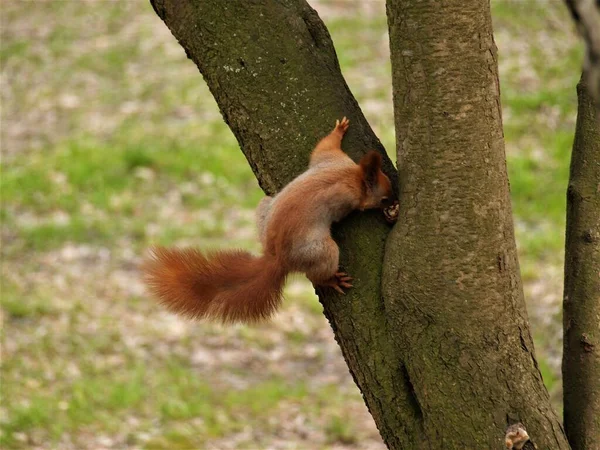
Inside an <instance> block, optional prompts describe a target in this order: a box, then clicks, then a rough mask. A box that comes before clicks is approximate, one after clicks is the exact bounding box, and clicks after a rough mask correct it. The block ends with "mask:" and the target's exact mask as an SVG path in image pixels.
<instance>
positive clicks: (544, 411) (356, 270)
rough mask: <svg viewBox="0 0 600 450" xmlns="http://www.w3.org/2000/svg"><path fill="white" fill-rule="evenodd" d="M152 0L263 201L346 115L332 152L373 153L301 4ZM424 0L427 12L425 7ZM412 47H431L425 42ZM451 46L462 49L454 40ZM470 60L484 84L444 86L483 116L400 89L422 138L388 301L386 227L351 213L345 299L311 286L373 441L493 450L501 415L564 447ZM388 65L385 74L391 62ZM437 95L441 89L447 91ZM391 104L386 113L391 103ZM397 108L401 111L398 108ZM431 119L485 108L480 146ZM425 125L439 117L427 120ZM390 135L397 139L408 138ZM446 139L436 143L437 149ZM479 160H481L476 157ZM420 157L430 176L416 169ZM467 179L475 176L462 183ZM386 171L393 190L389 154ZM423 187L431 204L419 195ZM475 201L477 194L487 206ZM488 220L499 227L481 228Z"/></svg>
mask: <svg viewBox="0 0 600 450" xmlns="http://www.w3.org/2000/svg"><path fill="white" fill-rule="evenodd" d="M457 1H458V0H455V3H456V2H457ZM151 2H152V4H153V6H154V8H155V10H156V12H157V13H158V15H159V16H160V17H161V18H162V19H163V20H164V22H165V23H166V24H167V26H168V27H169V28H170V29H171V31H172V33H173V34H174V36H175V37H176V38H177V39H178V40H179V42H180V44H181V45H182V46H183V48H184V49H185V51H186V53H187V55H188V57H189V58H190V59H192V60H193V61H194V62H195V63H196V64H197V66H198V67H199V69H200V72H201V73H202V75H203V76H204V79H205V80H206V82H207V83H208V86H209V88H210V89H211V92H212V94H213V95H214V97H215V99H216V100H217V103H218V105H219V108H220V109H221V112H222V114H223V117H224V119H225V121H226V122H227V124H228V125H229V126H230V127H231V129H232V131H233V133H234V134H235V136H236V137H237V139H238V142H239V144H240V147H241V149H242V151H243V152H244V155H245V156H246V158H247V159H248V162H249V163H250V166H251V167H252V169H253V171H254V173H255V174H256V176H257V178H258V180H259V183H260V185H261V187H262V188H263V189H264V190H265V192H266V193H268V194H272V193H274V192H277V191H278V190H280V189H281V188H282V187H283V186H284V185H285V184H286V183H288V182H289V181H290V180H291V179H293V178H294V177H295V176H297V175H298V174H299V173H301V172H302V171H304V170H305V169H306V167H307V164H308V155H309V153H310V151H311V150H312V147H313V146H314V144H316V142H317V141H318V140H319V139H320V138H321V137H323V136H324V135H325V134H326V133H327V132H329V131H330V129H331V127H332V125H333V123H334V121H335V119H336V118H340V117H342V116H348V117H349V118H350V120H351V127H350V130H349V132H348V134H347V136H346V138H345V139H344V143H343V147H344V150H345V151H346V152H347V153H348V154H349V155H350V156H351V157H353V158H354V159H358V158H359V157H360V156H361V155H362V154H364V153H366V151H368V150H369V149H373V148H374V149H377V150H380V151H382V152H383V149H382V147H381V144H380V142H379V140H378V139H377V137H376V136H375V135H374V134H373V132H372V130H371V128H370V127H369V125H368V124H367V122H366V120H365V118H364V116H363V114H362V113H361V111H360V109H359V107H358V105H357V102H356V100H355V99H354V97H353V96H352V94H351V92H350V90H349V89H348V86H347V85H346V83H345V81H344V79H343V77H342V75H341V72H340V68H339V64H338V62H337V58H336V54H335V50H334V48H333V44H332V42H331V38H330V36H329V34H328V32H327V29H326V28H325V26H324V25H323V23H322V22H321V20H320V19H319V17H318V15H317V14H316V12H315V11H314V10H313V9H312V8H310V6H309V5H308V4H307V3H306V2H305V1H304V0H277V1H273V0H253V1H235V2H223V1H222V0H151ZM426 3H427V5H428V6H427V7H428V8H432V7H434V6H435V5H433V3H435V2H431V3H432V4H431V5H429V3H430V2H426ZM436 8H437V7H436ZM459 9H460V8H459ZM488 13H489V11H488ZM424 15H425V16H426V9H425V10H424ZM396 17H397V16H396ZM485 17H486V20H487V19H488V17H487V16H485ZM412 20H413V22H414V21H415V20H416V21H419V20H421V18H419V17H414V18H413V19H412ZM444 23H445V26H446V27H451V26H453V25H452V24H451V23H450V22H448V21H446V22H444ZM390 24H391V25H392V26H396V25H397V22H395V21H394V20H390ZM474 25H476V26H475V28H474V29H473V30H469V33H468V34H469V36H472V33H473V32H474V33H477V32H478V30H483V31H486V30H487V29H486V28H485V26H488V25H489V24H487V23H486V24H484V25H485V26H483V25H481V24H479V23H477V21H476V20H475V22H474ZM424 26H425V25H424ZM437 27H438V29H439V28H440V26H439V25H437ZM463 31H464V30H463ZM488 31H489V33H491V30H488ZM396 37H398V36H396ZM421 37H422V38H426V39H432V42H435V36H433V37H432V36H426V35H421ZM411 39H412V38H411ZM417 39H418V38H417V36H415V37H414V41H413V42H416V40H417ZM458 39H459V40H458V42H464V40H465V39H466V37H465V36H462V35H459V36H458ZM488 40H491V35H485V34H484V36H483V38H482V40H480V41H477V42H476V46H479V45H484V44H489V42H488ZM422 44H423V45H424V47H427V46H428V45H430V44H429V43H427V42H422ZM465 46H466V45H465ZM427 48H429V47H427ZM397 50H398V48H396V50H395V55H396V56H395V57H396V58H398V55H397ZM480 53H481V55H483V59H484V60H485V65H483V66H481V64H480V63H481V61H480V60H479V59H477V58H474V59H473V62H475V63H477V64H479V65H477V66H476V69H472V68H470V69H469V70H475V71H477V72H481V71H483V72H486V71H489V72H490V73H491V74H492V78H490V77H489V75H486V74H484V77H483V78H482V79H478V78H476V77H475V76H473V77H472V78H465V79H461V76H462V75H461V73H462V72H461V71H460V70H458V71H457V72H456V73H454V75H453V81H452V83H458V85H459V86H460V87H461V88H462V89H463V90H464V91H467V85H468V84H469V83H470V82H473V83H474V84H473V86H474V91H475V93H476V96H478V98H479V100H481V98H483V99H485V102H481V101H480V103H481V105H483V106H481V107H480V106H479V103H477V101H475V99H468V98H467V100H468V101H464V99H463V98H462V97H458V96H456V95H454V94H452V95H451V96H449V97H448V98H447V99H446V100H445V101H444V102H443V106H441V108H442V109H439V110H438V109H436V108H434V109H435V113H433V112H432V111H431V110H430V109H431V108H433V107H434V103H435V95H440V93H441V92H443V91H444V89H445V88H444V83H443V82H442V81H440V80H436V81H438V83H439V84H438V85H437V89H433V90H432V97H428V92H427V89H426V88H424V87H423V85H418V89H417V86H416V85H415V91H414V93H413V94H411V93H410V92H408V93H407V95H406V97H407V100H409V101H410V102H411V103H407V104H406V108H407V110H406V112H405V115H407V117H406V119H407V120H409V122H407V126H408V124H410V125H411V127H412V128H414V129H415V130H417V129H419V127H420V128H421V129H420V131H419V132H415V134H411V133H409V134H410V136H411V137H410V139H411V142H410V145H412V147H410V146H409V147H406V148H411V149H412V154H407V153H406V152H404V151H402V152H400V156H401V159H400V161H401V164H402V165H403V166H404V165H406V167H403V175H404V176H405V177H406V179H404V180H402V183H401V184H400V186H401V188H402V190H403V193H402V196H403V198H401V204H402V205H403V208H404V209H403V218H402V219H401V221H406V223H399V224H398V225H397V226H396V227H395V232H394V240H393V242H391V243H388V246H387V249H388V250H387V252H388V254H387V256H386V258H387V260H388V264H389V267H386V268H385V287H386V301H385V302H384V299H383V296H382V291H381V286H382V285H381V277H382V270H383V264H382V262H383V259H384V249H385V246H386V238H387V236H388V233H389V230H390V227H389V226H388V225H387V224H386V223H385V222H384V220H383V219H382V217H381V215H380V214H379V213H365V214H353V215H351V216H350V217H349V218H348V219H347V220H345V221H344V222H343V223H342V224H340V225H339V226H336V227H334V230H333V232H334V237H335V239H336V241H337V242H338V243H339V245H340V249H341V256H340V259H341V264H342V266H343V268H344V269H345V270H346V271H348V272H349V273H350V274H351V275H352V276H353V277H354V278H355V282H354V286H355V287H354V288H353V289H351V290H350V291H349V292H348V294H347V295H345V296H338V295H337V294H335V293H332V292H319V297H320V300H321V302H322V303H323V306H324V310H325V314H326V316H327V317H328V319H329V321H330V323H331V326H332V328H333V330H334V333H335V337H336V339H337V341H338V343H339V345H340V347H341V349H342V353H343V355H344V357H345V359H346V361H347V363H348V366H349V368H350V372H351V373H352V375H353V377H354V379H355V381H356V383H357V385H358V386H359V388H360V389H361V391H362V393H363V396H364V398H365V402H366V404H367V406H368V407H369V410H370V412H371V414H372V415H373V417H374V419H375V422H376V424H377V426H378V428H379V431H380V433H381V435H382V437H383V439H384V441H385V443H386V444H387V445H388V447H390V448H394V449H401V448H402V449H417V448H431V449H434V448H444V449H452V448H461V449H463V448H501V447H500V446H501V445H502V442H501V438H502V437H503V436H504V431H505V429H506V425H507V423H509V422H511V421H513V420H514V421H518V420H521V421H522V422H524V423H525V425H526V427H527V429H528V431H529V430H530V426H531V430H532V431H533V433H531V432H530V434H532V435H533V436H534V437H535V438H537V437H538V435H539V440H537V442H540V443H541V444H542V445H541V446H540V447H539V448H566V445H565V441H564V436H563V434H562V429H561V428H560V424H559V423H558V420H557V419H556V417H555V415H554V414H553V412H552V411H551V409H550V407H549V404H548V398H547V394H546V391H545V390H544V388H543V385H542V383H541V376H540V374H539V371H538V369H537V365H536V363H535V359H534V358H533V353H532V352H533V345H532V342H531V338H530V334H529V328H528V325H527V320H526V314H525V309H524V305H523V299H522V293H521V287H520V280H519V276H518V267H517V262H516V256H515V252H514V237H513V233H512V224H511V223H510V205H509V203H508V191H507V187H506V169H505V164H504V160H503V156H504V155H503V147H502V134H501V128H500V122H499V114H500V112H499V98H498V93H497V91H496V90H495V89H497V77H496V73H495V53H494V52H488V49H485V48H484V49H483V50H481V51H480ZM481 55H480V56H481ZM419 57H420V56H419ZM467 62H468V61H467ZM419 64H421V67H422V70H421V72H419V71H418V70H417V72H418V73H419V76H420V77H421V78H420V79H421V80H422V79H423V77H425V76H426V75H427V76H429V75H431V74H429V73H428V71H429V70H430V69H433V70H434V71H435V70H437V69H439V68H443V67H442V66H439V67H438V66H436V65H435V64H434V63H433V62H431V61H429V62H427V61H426V60H425V59H424V60H422V61H421V62H420V63H419ZM425 64H430V66H428V67H426V66H425ZM394 67H395V70H396V71H397V70H398V66H397V63H395V64H394ZM455 69H456V68H453V70H455ZM492 79H493V80H495V81H494V82H493V83H492V82H491V80H492ZM432 81H433V80H432ZM484 82H485V83H488V84H485V83H484ZM494 83H495V84H494ZM448 86H450V88H448V90H449V91H452V90H453V89H454V86H455V84H448V85H446V87H448ZM396 88H397V89H396V90H397V92H396V94H397V95H398V92H399V91H398V87H397V86H396ZM421 96H422V98H423V99H424V100H425V102H424V104H423V105H421V104H420V97H421ZM467 97H468V96H467ZM455 102H456V103H455ZM396 103H397V105H396V109H397V111H399V109H398V98H397V99H396ZM488 103H490V104H493V105H494V108H491V109H490V108H488V106H489V105H488ZM471 105H472V107H474V108H475V110H474V111H473V112H471V111H470V109H469V108H471ZM463 106H464V107H465V109H464V111H463V109H461V108H462V107H463ZM411 108H412V109H414V111H412V112H409V110H410V109H411ZM456 110H458V111H456ZM444 111H446V112H447V113H448V114H458V115H460V114H465V117H467V119H465V124H466V123H471V124H473V122H472V121H473V116H474V115H475V114H483V115H484V116H485V117H487V119H486V120H487V121H486V122H485V124H486V125H489V129H485V127H484V126H483V125H481V126H480V129H479V131H480V132H481V133H482V136H481V137H480V138H477V133H476V132H474V131H469V130H467V132H466V137H465V138H464V139H463V138H462V137H461V136H460V135H456V134H455V133H456V131H457V130H458V131H460V130H462V129H461V128H453V127H452V126H451V124H453V123H454V121H455V120H458V119H457V118H455V117H454V116H452V117H448V116H446V115H445V113H444ZM421 114H422V116H421ZM438 115H441V116H442V117H443V119H442V120H441V121H438V122H429V121H430V120H433V119H438ZM408 116H412V117H408ZM401 117H402V116H397V120H399V119H400V118H401ZM480 119H481V120H484V119H483V118H480ZM469 121H471V122H469ZM427 124H429V125H427ZM423 125H426V126H429V130H427V129H424V128H423ZM463 125H464V124H463ZM476 125H477V124H476ZM412 128H410V129H412ZM465 128H468V127H466V125H465ZM410 129H409V130H410ZM398 130H400V132H401V133H404V136H405V138H404V139H406V137H407V133H406V131H407V128H403V127H398ZM444 135H445V136H447V138H448V142H446V143H445V145H449V147H448V148H445V147H444V146H443V145H442V144H443V140H441V136H444ZM427 136H431V140H430V141H429V140H428V138H427ZM417 137H418V139H417ZM399 142H400V143H401V146H404V145H408V144H407V143H405V142H404V140H400V141H399ZM465 149H469V150H470V149H473V150H472V151H468V152H467V151H466V150H465ZM206 151H210V149H207V150H206ZM480 152H481V155H479V153H480ZM475 153H478V155H477V156H476V155H475ZM500 154H502V155H501V156H502V158H500V157H499V155H500ZM442 155H443V157H441V156H442ZM482 155H485V158H491V159H490V160H489V161H488V160H483V159H481V158H484V156H482ZM438 156H440V157H441V158H440V159H439V160H438ZM420 158H422V159H423V161H422V163H423V165H424V166H423V168H424V170H425V168H427V170H429V172H428V173H427V172H425V171H422V172H420V171H419V170H417V169H418V167H417V166H418V162H416V159H420ZM438 161H439V163H440V167H438V166H437V164H438ZM462 161H465V164H466V165H463V163H462ZM448 164H450V166H447V165H448ZM434 166H435V167H434ZM452 167H454V169H455V170H456V173H454V172H453V170H454V169H452ZM436 168H439V170H440V172H439V174H436V172H435V170H436ZM471 169H473V170H475V169H476V172H474V173H475V174H477V176H483V177H484V179H483V180H479V179H477V180H474V179H473V176H472V174H470V173H469V170H471ZM385 171H386V172H387V173H388V175H390V177H391V179H392V180H393V182H394V184H397V175H396V173H395V171H394V169H393V166H392V164H391V163H390V161H389V159H388V158H387V157H385ZM428 177H430V178H428ZM453 179H454V180H455V181H456V183H452V180H453ZM440 180H441V181H442V183H441V184H440V185H439V188H438V189H437V190H435V189H434V188H433V186H435V185H436V183H437V182H439V181H440ZM466 180H471V181H472V182H473V183H474V185H475V186H477V187H480V188H483V190H482V191H481V193H474V191H475V189H474V188H473V186H471V185H469V183H467V182H466ZM487 183H491V184H492V185H493V187H489V186H487ZM434 190H435V194H436V195H438V196H439V199H437V200H436V199H432V198H431V197H432V195H433V194H434V192H433V191H434ZM462 190H464V191H465V198H464V199H462V198H461V196H462ZM488 194H491V197H490V198H487V197H485V195H488ZM469 202H471V203H470V204H471V206H472V208H473V209H472V211H470V212H469V208H468V207H467V204H468V203H469ZM486 216H490V217H492V218H494V219H497V220H498V221H497V222H496V223H491V220H488V219H486V218H485V217H486ZM471 219H477V220H478V221H481V222H477V226H478V227H479V226H480V225H481V227H482V228H477V229H475V227H473V229H471V228H472V225H471V224H470V223H469V220H471ZM461 226H464V227H465V228H464V236H463V230H462V229H461V228H460V227H461ZM420 227H423V228H420ZM408 234H414V236H411V237H409V236H408ZM488 235H489V236H490V237H489V239H490V242H489V243H487V242H486V240H487V239H488ZM419 240H422V242H420V241H419ZM465 245H466V246H467V247H465V248H466V250H464V249H462V246H465ZM420 252H422V254H420ZM479 252H484V254H483V255H482V254H480V253H479ZM404 253H406V258H405V259H403V258H404V256H402V255H403V254H404ZM488 257H491V258H492V259H491V260H489V258H488ZM455 258H456V261H455V262H454V263H453V260H454V259H455ZM440 269H443V270H441V271H440V272H439V273H437V275H436V271H437V270H440ZM457 270H458V272H459V274H458V275H457V276H456V277H454V275H455V274H456V271H457ZM396 276H398V277H399V278H395V277H396ZM488 276H489V277H490V279H489V280H487V277H488ZM452 277H454V278H452ZM402 283H406V286H403V285H402ZM479 289H481V291H480V292H479V291H478V290H479ZM474 292H479V293H480V294H481V296H479V295H475V294H474ZM398 293H400V294H401V295H397V294H398ZM463 294H464V295H463ZM465 301H466V303H465ZM496 319H500V320H496ZM275 320H277V319H275ZM509 353H511V354H510V355H509ZM488 370H491V372H488ZM421 371H423V373H421ZM478 397H480V399H479V400H478ZM438 407H439V408H438ZM481 443H483V445H479V444H481Z"/></svg>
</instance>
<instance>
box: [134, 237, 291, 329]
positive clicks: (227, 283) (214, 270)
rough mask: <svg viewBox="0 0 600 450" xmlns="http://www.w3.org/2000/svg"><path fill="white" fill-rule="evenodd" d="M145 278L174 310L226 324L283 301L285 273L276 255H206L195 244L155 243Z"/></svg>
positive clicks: (263, 313)
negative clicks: (191, 246)
mask: <svg viewBox="0 0 600 450" xmlns="http://www.w3.org/2000/svg"><path fill="white" fill-rule="evenodd" d="M143 269H144V272H145V278H146V283H147V285H148V286H149V288H150V290H151V291H152V293H153V294H154V295H155V296H156V297H157V298H158V299H159V301H160V302H161V303H162V304H163V305H165V306H166V307H167V308H168V309H170V310H171V311H173V312H176V313H179V314H183V315H186V316H188V317H192V318H197V319H200V318H209V319H214V320H219V321H221V322H224V323H233V322H257V321H259V320H262V319H267V318H269V317H270V316H271V315H272V314H273V313H274V312H275V311H276V310H277V308H278V307H279V305H280V303H281V297H282V290H283V285H284V283H285V277H286V275H287V272H286V271H285V270H284V269H283V268H282V267H281V265H280V264H279V263H278V261H277V260H276V259H275V258H274V257H268V256H262V257H255V256H252V255H251V254H250V253H248V252H245V251H242V250H231V251H219V252H216V253H213V254H211V255H208V257H206V256H204V255H203V254H202V253H201V252H200V251H199V250H196V249H168V248H164V247H155V248H153V249H152V251H151V256H150V258H149V259H148V260H147V261H146V263H145V264H144V266H143Z"/></svg>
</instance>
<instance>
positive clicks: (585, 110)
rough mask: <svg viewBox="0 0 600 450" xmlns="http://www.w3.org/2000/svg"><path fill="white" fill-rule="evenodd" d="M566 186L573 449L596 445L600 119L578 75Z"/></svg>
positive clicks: (567, 401)
mask: <svg viewBox="0 0 600 450" xmlns="http://www.w3.org/2000/svg"><path fill="white" fill-rule="evenodd" d="M577 96H578V99H579V109H578V112H577V127H576V131H575V141H574V142H573V153H572V156H571V173H570V177H569V188H568V190H567V233H566V248H565V290H564V303H563V308H564V311H563V325H564V340H563V345H564V347H563V369H562V370H563V397H564V422H565V431H566V433H567V437H568V439H569V442H570V444H571V446H572V448H573V449H575V450H583V449H592V448H600V122H599V121H598V118H599V117H598V112H597V111H596V110H595V109H594V106H593V103H592V100H591V98H590V95H589V94H588V92H587V90H586V88H585V84H584V82H583V78H582V81H581V82H580V83H579V85H578V86H577Z"/></svg>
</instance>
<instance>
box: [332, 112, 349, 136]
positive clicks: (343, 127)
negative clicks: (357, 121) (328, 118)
mask: <svg viewBox="0 0 600 450" xmlns="http://www.w3.org/2000/svg"><path fill="white" fill-rule="evenodd" d="M349 126H350V121H349V120H348V119H347V118H346V116H344V118H343V119H342V121H341V122H340V121H339V120H336V121H335V128H334V131H337V132H338V133H341V134H342V135H344V134H346V131H348V127H349Z"/></svg>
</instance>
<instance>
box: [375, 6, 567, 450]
mask: <svg viewBox="0 0 600 450" xmlns="http://www.w3.org/2000/svg"><path fill="white" fill-rule="evenodd" d="M387 13H388V24H389V29H390V46H391V53H392V74H393V90H394V110H395V124H396V138H397V157H398V158H397V160H398V167H399V180H400V215H399V219H398V223H397V224H396V225H395V227H394V229H393V231H392V232H391V234H390V236H389V238H388V240H387V246H386V252H385V259H384V270H383V292H384V299H385V309H386V315H387V317H388V320H389V323H390V334H391V336H392V338H393V341H394V344H395V346H396V348H398V349H402V350H403V352H402V355H401V360H402V361H403V363H404V365H405V367H406V371H407V374H408V378H409V379H410V383H411V385H412V387H413V393H414V399H415V400H414V401H415V404H416V405H417V406H418V410H419V414H420V418H421V420H420V421H418V422H417V423H416V424H415V426H416V428H415V429H412V430H410V434H411V435H417V434H419V433H421V434H423V435H424V436H426V437H427V439H428V440H427V442H426V444H425V445H423V447H424V448H439V449H442V448H443V449H454V448H501V447H502V445H503V438H504V435H505V431H506V428H507V425H509V424H511V423H513V422H517V421H518V422H522V423H523V424H524V425H525V427H526V429H527V431H528V432H529V435H530V436H531V438H532V440H533V442H534V443H536V445H537V446H538V448H544V449H563V448H568V444H567V442H566V439H565V436H564V432H563V430H562V427H561V424H560V421H559V419H558V417H557V415H556V414H555V412H554V411H553V410H552V408H551V406H550V401H549V398H548V394H547V391H546V389H545V387H544V384H543V382H542V377H541V374H540V371H539V369H538V365H537V362H536V359H535V354H534V348H533V342H532V339H531V333H530V329H529V324H528V319H527V312H526V308H525V302H524V299H523V290H522V285H521V279H520V272H519V265H518V260H517V252H516V245H515V238H514V231H513V222H512V212H511V204H510V196H509V187H508V179H507V171H506V158H505V152H504V137H503V132H502V118H501V106H500V88H499V82H498V69H497V50H496V46H495V44H494V40H493V34H492V22H491V17H490V5H489V2H487V1H479V0H448V1H445V2H443V3H440V2H438V1H435V0H426V1H420V2H414V1H412V0H388V2H387Z"/></svg>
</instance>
